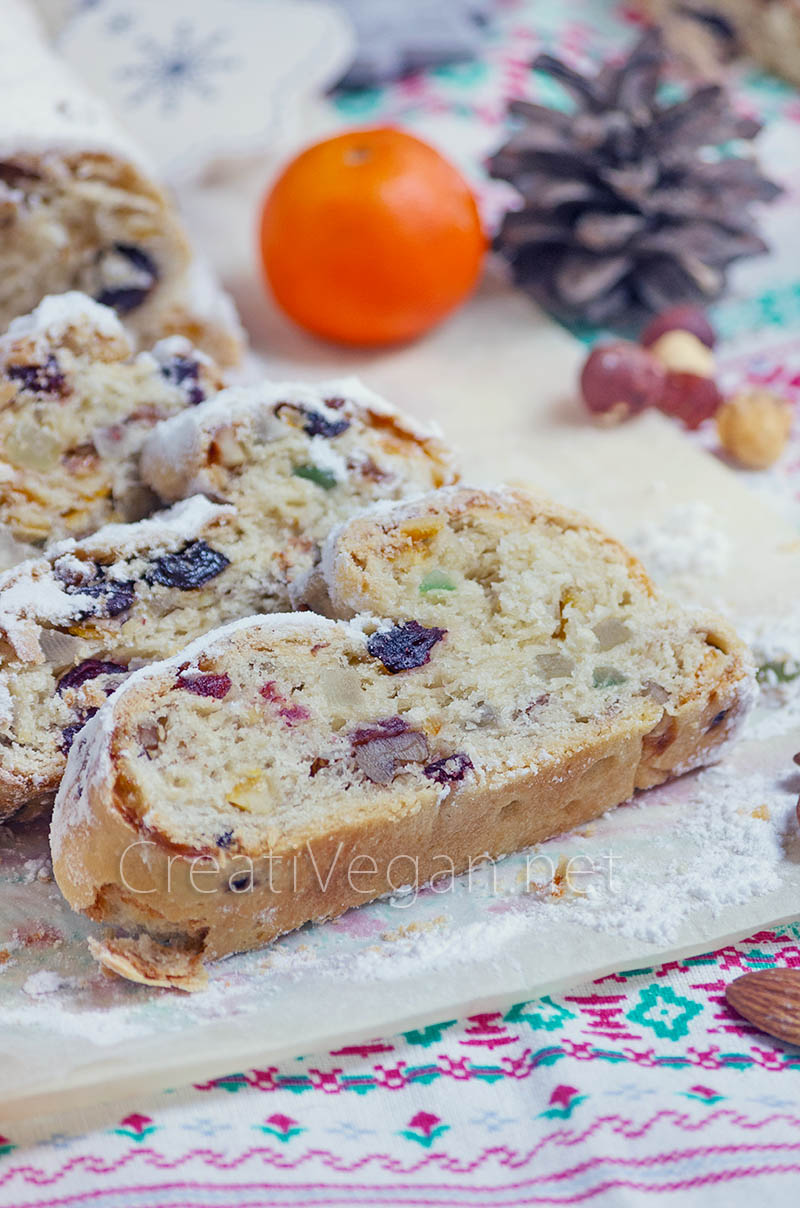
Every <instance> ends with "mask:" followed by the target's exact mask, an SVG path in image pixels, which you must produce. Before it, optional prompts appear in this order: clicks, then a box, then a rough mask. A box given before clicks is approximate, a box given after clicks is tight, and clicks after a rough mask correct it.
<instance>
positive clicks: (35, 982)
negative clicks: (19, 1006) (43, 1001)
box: [22, 969, 70, 998]
mask: <svg viewBox="0 0 800 1208" xmlns="http://www.w3.org/2000/svg"><path fill="white" fill-rule="evenodd" d="M69 984H70V981H69V978H66V977H61V975H60V974H59V973H55V972H54V971H53V970H52V969H41V970H40V971H39V972H38V973H32V974H31V975H30V977H29V978H27V979H26V980H25V983H24V984H23V987H22V989H23V991H24V992H25V994H29V995H30V997H31V998H40V997H41V995H43V994H56V993H57V992H58V991H59V990H62V989H63V988H64V987H65V986H68V985H69Z"/></svg>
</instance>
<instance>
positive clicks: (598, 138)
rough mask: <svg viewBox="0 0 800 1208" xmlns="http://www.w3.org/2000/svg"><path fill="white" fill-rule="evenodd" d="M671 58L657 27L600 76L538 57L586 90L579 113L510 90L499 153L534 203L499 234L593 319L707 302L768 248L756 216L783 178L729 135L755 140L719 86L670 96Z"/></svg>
mask: <svg viewBox="0 0 800 1208" xmlns="http://www.w3.org/2000/svg"><path fill="white" fill-rule="evenodd" d="M667 60H668V56H667V53H666V51H665V49H664V45H663V40H662V36H661V33H660V31H659V30H658V29H657V28H652V29H649V30H648V31H647V32H645V34H644V35H643V37H642V38H641V39H640V41H639V42H638V43H637V44H636V45H635V46H634V48H633V50H632V51H631V53H630V55H629V56H628V58H627V59H626V60H625V61H624V62H623V63H622V64H621V66H613V65H611V64H610V63H606V64H605V65H603V66H602V67H601V68H600V70H599V72H598V73H597V74H596V75H595V76H593V77H590V78H586V77H584V76H582V75H581V74H580V73H579V72H577V71H574V70H573V69H572V68H571V67H568V66H567V65H566V64H565V63H562V62H561V61H560V60H559V59H556V58H554V57H553V56H552V55H548V54H541V55H539V56H538V58H537V59H536V60H535V61H534V62H533V64H532V67H533V68H534V69H535V70H537V71H543V72H546V73H547V74H548V75H550V76H552V77H553V78H554V79H556V80H558V81H559V82H560V83H561V84H563V85H564V87H565V88H566V89H567V90H568V91H569V93H570V94H571V95H572V97H573V98H574V100H575V102H576V104H575V109H574V111H573V112H572V113H564V112H561V111H559V110H555V109H549V108H547V107H546V106H544V105H537V104H532V103H530V102H528V101H512V102H511V105H510V107H509V110H510V113H511V114H513V115H514V117H515V118H517V119H518V125H517V128H516V130H515V131H514V133H513V134H512V136H511V138H510V139H509V140H508V142H507V143H505V145H504V146H503V147H501V148H500V150H499V151H498V152H497V153H496V154H495V155H494V156H493V157H492V159H491V160H490V162H489V171H490V174H491V175H492V176H493V177H495V178H497V179H501V180H507V181H509V182H510V183H511V184H513V185H514V186H515V187H516V189H517V190H518V191H519V193H520V194H521V195H522V202H523V204H522V208H521V209H518V210H514V211H511V212H509V213H507V214H506V215H505V217H504V219H503V222H502V225H501V227H500V231H499V233H498V235H497V237H496V240H495V246H496V248H497V249H498V250H499V251H500V252H502V253H503V254H504V255H505V256H506V257H507V259H508V260H509V261H510V263H511V266H512V269H513V273H514V278H515V280H516V282H517V284H518V285H520V286H521V287H522V288H523V289H524V290H526V291H527V293H529V294H530V295H531V296H532V297H533V298H535V299H536V301H538V302H539V303H540V304H541V305H542V306H544V307H545V309H547V310H550V311H553V312H555V313H556V314H557V315H559V316H560V317H563V318H565V319H573V320H574V319H581V320H584V321H586V322H589V323H596V324H599V323H614V322H624V323H630V322H631V321H639V320H641V319H642V318H644V317H645V316H646V315H647V314H649V313H654V312H658V311H661V310H664V309H666V308H667V307H669V306H672V305H675V304H676V303H679V302H708V301H709V300H711V299H713V298H716V297H717V296H718V295H719V294H720V293H721V292H722V290H723V289H724V287H725V280H726V269H727V266H728V265H729V264H730V263H731V262H732V261H734V260H738V259H741V258H742V257H744V256H753V255H756V254H758V253H760V252H764V251H766V250H767V245H766V244H765V242H764V240H763V239H762V238H761V236H760V235H759V234H758V231H757V228H756V222H755V219H754V217H753V215H752V213H751V206H752V203H753V202H759V201H761V202H766V201H772V200H773V198H775V197H776V196H777V195H778V194H779V193H780V192H781V189H780V187H779V186H778V185H776V184H775V183H773V182H772V181H770V180H767V179H766V178H765V177H764V176H762V174H761V172H760V170H759V168H758V165H757V163H756V162H755V160H754V159H753V158H751V157H749V156H746V155H742V154H732V153H725V154H723V153H722V152H721V151H720V150H719V146H720V144H722V143H726V142H728V141H729V140H731V139H752V138H753V137H754V136H755V135H756V134H757V133H758V131H759V130H760V125H759V123H758V122H755V121H753V120H752V119H750V118H745V117H740V116H738V115H737V114H735V113H734V112H733V109H732V108H731V105H730V101H729V98H728V96H727V94H726V92H725V90H724V89H723V88H722V87H721V86H720V85H719V84H704V85H701V86H700V87H699V88H697V89H696V90H695V91H693V92H691V93H690V94H689V95H687V96H686V97H685V98H684V99H682V100H680V101H677V102H675V103H671V104H664V103H662V102H661V100H660V99H659V96H658V93H659V85H660V84H661V82H662V77H663V73H664V69H665V66H666V63H667Z"/></svg>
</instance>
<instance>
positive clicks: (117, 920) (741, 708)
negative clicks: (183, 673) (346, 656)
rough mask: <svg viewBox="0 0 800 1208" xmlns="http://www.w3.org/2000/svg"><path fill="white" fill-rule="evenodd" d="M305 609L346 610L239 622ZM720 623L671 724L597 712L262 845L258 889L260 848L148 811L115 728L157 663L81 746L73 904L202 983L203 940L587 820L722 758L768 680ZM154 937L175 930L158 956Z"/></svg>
mask: <svg viewBox="0 0 800 1208" xmlns="http://www.w3.org/2000/svg"><path fill="white" fill-rule="evenodd" d="M292 622H294V623H302V624H303V626H304V627H305V628H306V630H307V632H308V634H309V636H313V635H315V634H317V635H318V636H319V637H325V636H326V635H327V636H329V635H330V626H331V625H335V623H334V622H329V621H326V620H324V619H323V618H319V617H312V616H311V615H309V614H305V615H301V616H297V617H287V616H273V617H267V618H253V619H251V620H249V621H245V622H241V623H238V625H236V626H233V627H230V629H239V630H240V631H241V632H240V633H236V634H233V635H232V639H231V640H233V641H234V642H242V643H243V644H244V647H245V648H246V643H247V631H248V629H249V628H250V627H252V626H265V627H267V630H269V631H270V632H273V633H274V634H275V635H276V636H277V635H280V633H281V630H282V629H285V628H286V626H287V625H288V624H290V623H292ZM326 627H327V628H326ZM223 633H224V631H218V635H215V642H216V640H219V637H220V635H222V634H223ZM714 635H715V642H717V643H719V644H720V645H721V646H724V648H725V649H726V651H727V657H726V662H725V665H724V669H723V671H722V673H721V674H716V673H715V674H713V675H709V674H703V675H701V676H700V677H699V678H698V680H697V682H696V685H695V688H694V691H693V692H692V693H691V694H690V696H689V697H688V698H687V699H686V700H684V701H683V702H682V704H680V705H679V707H678V709H677V711H676V712H675V714H674V715H673V716H672V717H671V718H670V719H669V725H668V726H667V727H666V728H665V727H664V725H663V719H662V718H661V716H660V713H661V710H660V709H659V708H657V707H656V706H655V704H654V706H653V713H652V715H651V716H650V717H649V718H644V719H643V720H642V722H641V724H639V725H637V726H632V725H631V724H630V722H627V723H624V722H622V721H615V720H614V719H610V720H609V719H608V718H607V717H606V718H603V719H602V720H597V721H596V722H593V723H591V724H590V725H589V726H587V727H586V731H587V734H586V736H585V738H584V740H583V741H581V742H580V744H578V745H574V746H573V747H572V748H570V747H568V746H565V747H564V748H563V749H562V750H560V751H558V752H554V753H553V757H552V759H551V760H550V761H549V762H547V763H544V764H542V765H541V766H539V767H537V768H528V769H522V770H518V771H515V772H505V773H501V772H490V773H489V774H487V775H486V776H485V777H484V778H483V779H482V780H480V781H479V782H478V783H477V784H475V783H472V782H470V781H465V782H462V783H461V784H459V785H455V786H453V787H452V789H451V791H450V792H449V793H448V794H446V795H442V797H440V799H439V800H434V801H433V802H432V803H431V804H426V803H424V802H420V801H419V800H418V799H417V800H415V799H414V797H413V795H410V796H409V798H408V799H407V800H403V801H402V803H401V805H400V806H399V808H397V809H393V810H392V812H391V815H387V816H382V817H379V818H372V819H370V820H369V821H367V822H361V823H359V824H357V825H356V824H353V823H348V824H346V825H341V826H338V827H336V828H335V829H334V830H332V831H330V832H328V833H324V834H321V833H315V834H310V835H306V836H304V837H303V839H302V840H296V841H295V842H294V843H293V844H291V845H289V844H287V845H278V846H276V847H274V848H272V849H270V850H269V852H261V853H260V854H259V853H256V852H254V853H251V854H250V857H249V858H250V859H252V860H253V867H254V870H255V875H254V877H253V879H252V881H251V882H250V883H248V885H247V887H246V888H244V889H235V888H232V887H231V882H232V878H235V877H237V876H238V877H241V875H242V873H243V870H244V871H246V870H247V865H245V864H244V863H243V861H245V860H246V859H248V857H243V856H241V855H238V856H237V855H230V854H228V853H226V852H224V851H220V850H219V849H218V848H216V847H215V848H205V849H199V848H197V849H188V850H187V849H185V848H184V849H181V848H179V847H178V846H176V844H174V843H173V842H171V841H169V840H168V839H166V838H165V837H164V836H163V835H160V834H158V833H157V832H155V831H150V830H148V828H147V827H146V826H145V825H144V824H143V823H141V822H140V821H137V820H136V819H135V815H134V812H133V810H132V809H131V802H130V801H129V800H128V796H127V786H126V784H125V783H124V780H123V779H122V777H121V776H120V770H119V766H118V764H117V763H116V760H115V752H114V732H115V727H116V726H117V725H123V724H124V722H125V719H126V717H130V716H135V715H136V713H137V710H138V709H139V708H140V706H141V704H142V703H143V701H144V700H146V699H148V692H149V691H150V687H149V684H148V675H149V674H152V673H155V674H158V673H159V668H158V667H156V668H149V669H147V670H146V671H144V672H140V673H137V677H140V678H139V679H138V683H137V684H135V683H134V682H133V681H129V682H128V684H127V685H126V687H125V688H124V689H123V690H122V691H121V692H120V693H119V694H118V695H117V697H115V698H112V699H111V700H110V701H109V702H108V704H107V705H106V706H105V707H104V709H103V710H102V711H101V713H100V714H98V716H97V717H96V718H95V719H94V720H93V721H92V722H90V723H89V725H88V726H87V727H86V728H85V729H84V731H83V732H82V733H81V735H80V736H79V738H78V740H77V742H76V744H75V746H74V748H73V751H72V753H71V755H70V760H69V764H68V769H67V775H66V776H65V779H64V781H63V783H62V787H61V790H60V793H59V797H58V800H57V803H56V811H55V815H54V823H53V833H52V849H53V867H54V872H55V876H56V880H57V881H58V884H59V886H60V887H61V890H62V892H63V893H64V895H65V897H66V898H67V900H68V901H69V903H70V904H71V905H72V906H73V907H74V908H75V909H77V910H82V911H84V912H85V913H86V914H87V915H88V916H89V917H90V918H92V919H94V920H95V921H98V922H101V923H106V924H109V925H110V926H113V927H121V928H124V929H126V930H129V931H130V930H132V931H137V930H138V931H144V933H145V936H144V940H143V942H144V944H145V945H146V951H143V952H142V953H140V954H139V955H138V956H137V950H136V947H135V941H133V942H132V941H129V940H128V941H125V944H126V948H125V950H124V951H121V950H120V946H119V941H115V940H108V941H107V942H106V943H105V944H103V943H100V942H95V943H94V945H93V952H94V955H95V956H96V957H97V959H98V960H100V961H101V963H103V964H105V965H106V966H107V967H108V968H110V969H113V970H114V971H115V972H118V973H121V974H122V975H123V976H126V977H134V979H135V980H141V981H148V982H151V983H153V984H157V985H174V986H176V987H178V988H182V989H195V988H197V986H198V985H199V984H201V980H202V979H200V980H198V965H197V961H195V963H194V964H192V965H191V967H190V968H189V970H188V972H187V964H186V959H187V958H186V953H187V951H188V952H190V953H192V954H194V955H195V956H196V957H197V958H198V961H199V960H210V959H211V960H213V959H215V958H217V957H220V956H223V955H225V954H228V953H231V952H236V951H243V950H245V949H250V948H254V947H260V946H262V945H264V944H267V943H269V942H270V941H271V940H273V939H275V938H276V937H277V936H279V935H281V934H283V933H285V932H287V931H291V930H294V929H295V928H297V927H299V926H302V925H303V924H304V923H307V922H309V921H321V920H324V919H330V918H333V917H335V916H337V915H340V914H342V913H343V912H344V911H346V910H348V909H350V908H351V907H354V906H358V905H362V904H363V903H364V902H367V901H370V900H372V899H374V898H376V897H379V896H381V895H385V894H391V893H393V892H396V891H397V890H398V889H400V888H401V887H402V886H404V885H407V884H415V885H423V884H426V883H428V882H430V881H432V880H434V879H435V878H436V877H437V876H441V875H443V874H447V875H452V874H459V873H463V872H465V871H469V870H470V869H471V868H473V867H475V866H476V865H477V863H478V862H480V861H481V860H483V859H485V858H487V857H488V858H491V859H494V858H498V857H500V856H502V855H505V854H507V853H509V852H511V851H516V850H520V849H524V848H526V847H530V846H532V845H534V844H537V843H540V842H542V841H544V840H545V839H548V838H551V837H553V836H554V835H557V834H560V833H562V832H565V831H568V830H572V829H574V828H575V827H578V826H580V825H583V824H585V823H587V822H590V821H591V820H592V819H594V818H597V817H599V816H600V815H601V814H603V813H605V812H606V811H607V810H608V809H610V808H612V807H613V806H615V805H618V804H620V803H621V802H624V801H626V800H628V799H629V798H630V797H631V796H632V795H633V793H634V792H635V791H636V790H637V789H642V788H649V787H652V786H653V785H656V784H660V783H661V782H663V781H664V780H666V779H668V778H669V777H671V776H674V775H678V774H681V773H683V772H686V771H689V770H690V769H692V768H695V767H698V766H701V765H703V764H707V763H710V762H713V761H714V760H715V758H717V757H718V756H719V754H720V752H721V749H722V747H723V746H724V745H725V744H726V743H727V742H728V741H729V740H730V739H731V738H732V737H733V736H734V734H735V732H736V731H737V730H738V728H739V725H740V723H741V721H742V719H743V717H744V715H745V713H746V711H747V708H748V706H749V704H750V702H751V700H752V695H753V675H752V667H751V664H750V660H749V656H748V653H747V651H746V648H745V647H744V646H743V645H742V643H741V642H740V641H739V639H738V638H737V637H736V635H735V633H734V632H733V631H732V630H731V629H730V627H729V626H727V625H725V624H724V623H721V622H716V623H715V626H714ZM206 643H207V644H208V639H206ZM194 645H195V646H196V647H197V648H198V649H200V648H201V644H200V643H195V644H194ZM206 648H207V645H206ZM191 650H192V648H191V647H190V648H189V650H187V651H185V652H184V653H183V655H182V656H181V660H182V661H185V659H186V658H187V656H188V655H189V654H190V653H191ZM173 661H174V660H173ZM160 667H161V668H162V669H163V667H164V664H161V665H160ZM121 853H124V865H123V867H122V873H124V875H121V866H120V858H121ZM359 857H361V858H362V859H363V858H364V857H366V858H367V859H368V860H369V859H370V858H371V860H373V861H374V864H375V867H374V870H373V869H372V868H371V867H370V868H369V869H367V870H363V863H362V864H359V865H358V867H359V868H360V869H362V871H360V872H359V873H358V874H357V877H356V880H355V883H354V880H353V873H352V869H353V867H354V864H353V861H356V860H358V858H359ZM412 859H413V861H416V863H413V862H412ZM448 862H449V863H448ZM236 883H237V882H235V883H234V884H236ZM152 937H155V938H156V939H157V940H160V941H162V942H163V943H165V944H166V945H167V946H166V947H164V948H163V949H162V950H161V953H160V957H161V959H159V960H156V961H154V959H153V946H152ZM173 946H174V948H175V954H176V960H175V961H174V962H173V961H172V959H171V955H170V954H171V952H172V948H173ZM173 965H174V967H173Z"/></svg>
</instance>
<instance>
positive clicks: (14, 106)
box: [0, 0, 244, 365]
mask: <svg viewBox="0 0 800 1208" xmlns="http://www.w3.org/2000/svg"><path fill="white" fill-rule="evenodd" d="M2 15H3V20H2V22H0V78H1V79H2V81H3V104H2V106H0V213H2V222H0V327H5V326H6V325H7V324H8V323H9V322H10V321H11V320H12V319H13V318H14V316H15V315H19V314H22V313H24V312H25V311H28V310H31V309H32V308H33V307H34V306H35V305H36V304H37V303H38V302H39V300H40V299H41V298H43V297H44V296H45V295H46V294H54V293H61V292H62V291H64V290H71V289H80V290H84V291H85V292H86V293H88V294H91V296H92V297H93V298H95V299H97V301H99V302H104V303H107V304H108V305H109V306H113V307H114V309H115V310H116V311H117V313H118V314H119V315H120V316H121V317H122V318H123V319H124V321H125V323H126V325H127V326H129V327H130V328H131V330H132V331H133V332H134V333H135V335H136V337H137V339H138V340H139V341H140V342H141V343H142V344H143V346H144V347H147V346H148V345H150V344H152V343H153V342H154V341H156V340H158V339H160V338H161V337H163V336H166V335H173V334H181V335H185V336H188V337H189V338H190V339H191V340H192V341H193V342H194V343H197V344H199V345H200V346H201V347H202V348H204V349H205V350H206V351H207V352H209V353H211V354H212V355H213V356H214V357H215V358H216V359H217V360H218V361H219V363H220V364H223V365H227V364H234V363H236V362H237V361H238V360H239V359H240V357H241V353H242V349H243V345H244V337H243V333H242V329H241V326H240V324H239V320H238V318H237V316H236V312H235V309H234V307H233V304H232V302H231V301H230V299H229V298H228V297H227V295H225V294H224V293H223V291H222V290H221V289H220V288H219V286H217V285H216V283H215V282H214V281H213V280H212V279H211V275H210V273H209V271H208V269H207V268H206V267H205V266H204V265H203V264H202V263H201V262H199V261H198V260H197V258H196V257H195V256H194V254H193V252H192V249H191V247H190V245H189V241H188V239H187V236H186V232H185V230H184V227H183V223H182V222H181V219H180V217H179V215H178V213H177V210H176V208H175V205H174V203H173V201H172V199H171V198H170V197H169V196H168V195H167V193H166V192H165V190H164V189H163V188H162V187H161V185H160V184H159V183H157V181H156V180H155V177H154V174H153V170H152V166H151V164H150V162H149V160H148V157H147V156H146V155H145V154H144V152H143V151H142V150H141V149H140V148H139V147H138V146H136V144H135V143H134V142H133V141H132V140H131V139H130V138H129V137H128V136H127V135H126V134H125V133H124V131H123V130H122V129H121V128H120V127H119V126H118V125H117V123H116V122H115V120H114V118H113V116H112V114H111V112H110V111H109V109H108V108H107V107H106V106H105V105H104V104H103V102H102V101H100V100H98V99H97V98H96V97H94V96H92V95H91V94H90V93H88V92H87V91H86V89H85V88H84V86H83V84H82V82H81V81H80V80H79V79H78V78H77V77H76V76H74V75H73V74H72V73H71V72H70V70H69V68H68V67H67V65H66V63H65V62H64V61H63V60H62V59H60V58H59V57H58V55H57V54H55V53H54V51H53V50H52V48H51V47H50V46H49V45H48V44H47V41H46V38H45V36H44V34H43V31H42V30H41V29H40V27H39V24H38V22H37V20H36V18H35V16H34V13H33V9H32V6H31V5H29V4H27V3H26V2H25V0H3V13H2Z"/></svg>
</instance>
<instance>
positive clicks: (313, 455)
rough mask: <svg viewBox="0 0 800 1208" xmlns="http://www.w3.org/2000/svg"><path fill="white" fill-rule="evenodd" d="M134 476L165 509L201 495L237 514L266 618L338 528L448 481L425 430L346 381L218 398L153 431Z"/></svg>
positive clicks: (445, 455)
mask: <svg viewBox="0 0 800 1208" xmlns="http://www.w3.org/2000/svg"><path fill="white" fill-rule="evenodd" d="M140 472H141V475H142V479H143V480H144V481H145V482H146V483H147V484H148V485H149V486H150V487H152V489H153V490H154V491H155V492H156V494H157V495H158V496H159V497H160V498H161V499H162V500H163V502H164V503H174V502H175V501H176V500H178V499H185V498H186V497H187V496H190V495H194V494H196V493H198V492H203V493H204V494H206V495H208V496H209V497H210V498H212V499H216V500H219V501H221V502H224V503H232V504H235V505H236V509H237V516H238V524H239V528H240V532H241V539H242V541H243V542H244V543H245V544H246V545H247V546H248V548H250V549H251V550H252V551H253V554H254V555H255V552H256V551H258V557H259V559H260V560H261V563H262V565H263V566H264V567H265V568H267V567H269V568H270V569H269V572H268V573H269V575H270V591H271V593H272V595H273V597H274V605H273V606H272V607H271V608H270V611H279V610H280V609H288V608H289V607H290V592H291V590H292V585H293V584H294V582H295V581H296V580H297V579H298V578H299V577H300V576H303V575H305V574H307V572H308V571H309V570H310V569H311V568H312V567H313V565H314V564H315V562H316V561H317V559H318V556H319V549H320V545H321V543H322V542H323V541H324V540H325V538H326V537H327V535H328V533H329V532H330V530H331V528H332V527H333V526H334V525H335V524H337V523H339V522H341V521H343V520H346V519H347V518H348V517H349V516H352V515H353V513H354V512H355V511H357V510H359V509H360V508H364V507H366V506H368V505H369V504H371V503H373V502H374V501H376V500H381V499H390V500H397V499H402V498H406V497H407V496H409V495H411V494H418V493H421V492H425V491H429V490H430V489H431V488H432V487H439V486H443V485H446V484H448V483H452V482H454V481H455V479H456V477H457V474H456V470H455V463H454V459H453V455H452V452H451V450H450V449H449V448H448V446H447V445H445V444H444V442H443V441H442V440H441V439H440V438H439V436H438V435H437V433H436V432H435V431H434V430H433V429H431V428H427V427H425V426H424V425H422V424H419V423H417V422H415V421H413V420H412V419H411V418H410V417H408V416H405V415H402V414H401V413H400V412H399V411H397V410H395V408H394V407H391V406H390V405H389V404H388V403H386V402H385V401H384V400H383V399H382V398H379V397H378V395H376V394H373V393H372V391H371V390H367V389H366V388H365V387H364V386H362V385H361V384H360V382H358V381H356V380H355V379H352V378H350V379H346V380H342V381H332V382H323V383H321V384H318V385H314V386H308V385H303V384H300V383H296V382H278V383H272V382H264V383H263V384H262V385H259V386H247V387H234V388H231V389H229V390H223V391H222V392H221V393H220V394H218V395H216V396H215V397H214V398H213V399H210V400H209V401H208V402H207V403H204V404H202V405H201V406H200V407H194V408H192V409H191V410H187V411H185V412H184V413H183V414H181V415H176V416H174V417H173V418H172V419H171V420H168V421H167V422H166V423H163V424H160V425H159V426H158V428H156V429H155V430H154V431H153V433H152V434H151V435H150V436H149V437H148V439H147V441H146V442H145V444H144V447H143V449H142V455H141V459H140ZM268 552H269V553H271V561H269V559H268V558H267V554H268Z"/></svg>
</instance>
